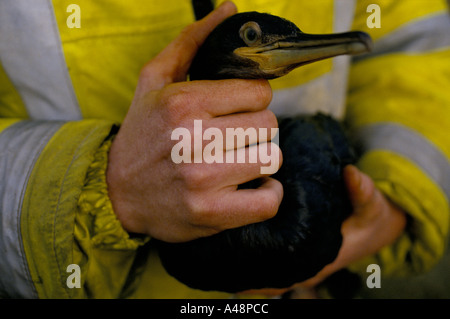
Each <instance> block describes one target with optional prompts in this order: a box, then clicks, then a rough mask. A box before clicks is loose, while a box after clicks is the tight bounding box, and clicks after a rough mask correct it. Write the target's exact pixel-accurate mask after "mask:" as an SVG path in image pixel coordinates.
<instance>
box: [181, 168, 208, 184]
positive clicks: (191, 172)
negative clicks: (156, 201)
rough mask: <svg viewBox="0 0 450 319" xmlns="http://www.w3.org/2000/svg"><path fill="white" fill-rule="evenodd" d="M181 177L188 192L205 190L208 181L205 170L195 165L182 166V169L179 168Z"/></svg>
mask: <svg viewBox="0 0 450 319" xmlns="http://www.w3.org/2000/svg"><path fill="white" fill-rule="evenodd" d="M201 166H202V165H201ZM181 176H182V180H183V183H184V185H185V187H186V189H188V190H198V189H205V188H207V187H208V184H209V181H210V176H209V174H208V173H207V172H206V170H204V169H202V168H201V167H200V166H198V165H197V164H189V165H183V168H181Z"/></svg>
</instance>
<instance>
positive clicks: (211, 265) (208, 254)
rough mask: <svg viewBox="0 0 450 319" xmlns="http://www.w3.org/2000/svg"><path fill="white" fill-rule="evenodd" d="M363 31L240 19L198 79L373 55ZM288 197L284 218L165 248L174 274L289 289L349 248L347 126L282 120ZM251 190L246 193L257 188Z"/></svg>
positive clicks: (203, 283)
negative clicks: (344, 229)
mask: <svg viewBox="0 0 450 319" xmlns="http://www.w3.org/2000/svg"><path fill="white" fill-rule="evenodd" d="M370 46H371V41H370V37H369V36H368V35H366V34H365V33H362V32H348V33H342V34H328V35H310V34H305V33H303V32H301V31H300V30H299V29H298V28H297V27H296V26H295V24H293V23H292V22H289V21H287V20H285V19H282V18H280V17H276V16H272V15H269V14H262V13H257V12H247V13H241V14H236V15H234V16H232V17H230V18H228V19H227V20H225V21H224V22H223V23H222V24H220V25H219V26H218V27H217V28H216V29H215V30H214V31H213V32H212V33H211V34H210V35H209V37H208V39H207V40H206V41H205V43H204V44H203V45H202V47H201V48H200V50H199V52H198V54H197V56H196V58H195V59H194V61H193V63H192V66H191V69H190V78H191V79H192V80H198V79H225V78H245V79H258V78H265V79H272V78H276V77H279V76H283V75H285V74H287V73H288V72H290V71H291V70H293V69H295V68H296V67H299V66H301V65H304V64H307V63H311V62H315V61H319V60H322V59H326V58H330V57H334V56H337V55H341V54H359V53H363V52H367V51H368V50H370ZM279 128H280V131H279V142H280V148H281V150H282V152H283V164H282V166H281V168H280V170H279V171H278V172H277V173H276V174H275V175H273V177H274V178H276V179H278V180H279V181H280V182H281V183H282V184H283V188H284V197H283V200H282V203H281V205H280V208H279V210H278V213H277V214H276V216H275V217H273V218H271V219H269V220H266V221H264V222H261V223H255V224H251V225H247V226H243V227H239V228H235V229H230V230H226V231H223V232H220V233H218V234H216V235H213V236H210V237H205V238H200V239H196V240H193V241H190V242H186V243H176V244H174V243H165V242H158V249H159V254H160V258H161V261H162V263H163V265H164V267H165V268H166V270H167V271H168V273H169V274H171V275H172V276H174V277H175V278H177V279H178V280H179V281H181V282H183V283H185V284H186V285H188V286H190V287H192V288H197V289H202V290H218V291H226V292H239V291H244V290H248V289H259V288H285V287H289V286H291V285H292V284H294V283H297V282H301V281H303V280H305V279H308V278H310V277H312V276H314V275H315V274H316V273H317V272H318V271H319V270H321V269H322V268H323V267H324V266H325V265H327V264H329V263H330V262H332V261H333V260H334V259H335V258H336V256H337V253H338V251H339V249H340V246H341V242H342V235H341V232H340V228H341V224H342V222H343V220H344V219H345V218H346V217H347V216H348V215H349V213H350V212H351V204H350V202H349V199H348V194H347V192H346V187H345V184H344V181H343V177H342V170H343V168H344V166H345V165H347V164H350V163H353V162H354V161H355V155H354V153H353V151H352V148H351V145H350V144H349V142H348V141H347V137H346V135H345V132H344V130H343V128H342V126H341V124H340V123H339V122H337V121H336V120H334V119H333V118H331V117H330V116H326V115H323V114H317V115H314V116H299V117H295V118H286V119H279ZM257 183H258V181H251V182H249V183H247V184H245V185H241V187H256V186H257Z"/></svg>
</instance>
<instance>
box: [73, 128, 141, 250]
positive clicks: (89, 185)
mask: <svg viewBox="0 0 450 319" xmlns="http://www.w3.org/2000/svg"><path fill="white" fill-rule="evenodd" d="M112 140H113V136H111V137H109V138H107V139H106V140H105V141H104V142H103V144H102V145H101V146H100V148H99V149H98V150H97V152H96V153H95V155H94V160H93V162H92V163H91V165H90V166H89V169H88V172H87V174H86V182H85V186H84V187H83V189H82V192H81V195H80V198H79V201H78V207H79V212H78V213H79V214H84V215H86V216H89V217H90V218H87V219H86V218H81V219H78V220H83V221H86V220H90V221H91V223H92V224H91V227H92V229H93V232H92V237H91V241H92V245H93V246H94V247H96V248H103V249H113V250H135V249H137V248H138V247H139V246H141V245H143V244H145V243H146V242H148V240H149V239H150V238H149V237H148V236H142V237H141V236H136V237H132V236H131V235H130V234H129V233H128V232H127V231H125V230H124V229H123V227H122V225H121V223H120V221H119V220H118V219H117V217H116V215H115V213H114V209H113V206H112V203H111V200H110V199H109V196H108V187H107V183H106V169H107V166H108V152H109V150H110V148H111V144H112ZM84 226H88V227H89V225H84Z"/></svg>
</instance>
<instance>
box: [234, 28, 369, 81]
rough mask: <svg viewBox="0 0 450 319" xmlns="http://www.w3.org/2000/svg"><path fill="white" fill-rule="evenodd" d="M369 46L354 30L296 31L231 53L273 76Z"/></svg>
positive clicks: (365, 35) (362, 50)
mask: <svg viewBox="0 0 450 319" xmlns="http://www.w3.org/2000/svg"><path fill="white" fill-rule="evenodd" d="M371 49H372V40H371V38H370V36H369V35H368V34H367V33H365V32H360V31H355V32H346V33H336V34H320V35H319V34H317V35H315V34H306V33H299V34H298V35H297V36H295V37H289V38H284V39H280V40H278V41H275V42H272V43H270V44H264V45H260V46H252V47H241V48H238V49H236V50H235V51H234V53H235V54H236V55H238V56H240V57H242V58H246V59H250V60H252V61H254V62H256V63H258V64H259V68H260V70H261V71H262V72H264V73H266V74H267V75H270V76H273V77H274V78H275V77H279V76H282V75H285V74H287V73H289V72H290V71H292V70H293V69H295V68H297V67H299V66H301V65H305V64H308V63H312V62H316V61H320V60H323V59H327V58H332V57H335V56H338V55H344V54H350V55H355V54H361V53H366V52H369V51H371Z"/></svg>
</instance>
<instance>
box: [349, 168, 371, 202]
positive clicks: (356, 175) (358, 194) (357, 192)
mask: <svg viewBox="0 0 450 319" xmlns="http://www.w3.org/2000/svg"><path fill="white" fill-rule="evenodd" d="M344 180H345V183H346V185H347V190H348V193H349V196H350V201H351V202H352V205H353V208H354V209H357V208H360V207H363V206H366V205H368V204H370V203H371V202H372V201H373V200H374V196H375V184H374V183H373V181H372V179H371V178H370V177H369V176H367V175H366V174H364V173H362V172H361V171H360V170H359V169H358V168H356V167H355V166H353V165H347V166H346V167H345V168H344Z"/></svg>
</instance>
